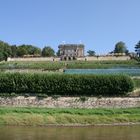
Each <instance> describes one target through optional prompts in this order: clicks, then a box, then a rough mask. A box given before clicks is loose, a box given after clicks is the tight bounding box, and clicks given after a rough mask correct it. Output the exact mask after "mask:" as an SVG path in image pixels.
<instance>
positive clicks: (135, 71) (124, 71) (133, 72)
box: [64, 68, 140, 76]
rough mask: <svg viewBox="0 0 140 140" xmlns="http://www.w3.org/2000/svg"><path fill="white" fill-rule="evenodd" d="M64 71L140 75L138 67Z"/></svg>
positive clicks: (71, 72) (70, 70) (71, 70)
mask: <svg viewBox="0 0 140 140" xmlns="http://www.w3.org/2000/svg"><path fill="white" fill-rule="evenodd" d="M64 73H68V74H120V73H121V74H128V75H132V76H140V69H138V68H135V69H134V68H131V69H128V68H120V69H119V68H115V69H66V70H65V72H64Z"/></svg>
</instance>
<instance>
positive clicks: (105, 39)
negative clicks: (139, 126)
mask: <svg viewBox="0 0 140 140" xmlns="http://www.w3.org/2000/svg"><path fill="white" fill-rule="evenodd" d="M139 7H140V0H0V40H2V41H5V42H8V43H10V44H17V45H20V44H32V45H35V46H38V47H40V48H42V47H44V46H45V45H50V46H51V47H53V48H54V49H55V51H57V49H58V45H59V44H61V43H62V42H65V43H81V42H82V43H83V44H85V46H86V51H87V50H95V51H96V52H97V54H106V53H108V52H110V51H112V50H113V49H114V46H115V44H116V43H117V42H118V41H124V42H125V43H126V46H127V48H128V49H129V50H130V51H134V46H135V44H136V43H137V42H138V41H139V40H140V18H139V17H140V8H139Z"/></svg>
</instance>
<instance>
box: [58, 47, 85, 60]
mask: <svg viewBox="0 0 140 140" xmlns="http://www.w3.org/2000/svg"><path fill="white" fill-rule="evenodd" d="M58 48H59V52H60V58H61V60H74V59H77V58H78V57H84V48H85V47H84V45H83V44H61V45H59V46H58Z"/></svg>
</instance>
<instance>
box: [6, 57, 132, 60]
mask: <svg viewBox="0 0 140 140" xmlns="http://www.w3.org/2000/svg"><path fill="white" fill-rule="evenodd" d="M77 60H79V61H104V60H106V61H107V60H130V57H129V56H119V57H116V56H99V57H94V56H93V57H88V56H86V57H78V58H77ZM7 61H61V59H60V58H59V57H31V58H8V59H7Z"/></svg>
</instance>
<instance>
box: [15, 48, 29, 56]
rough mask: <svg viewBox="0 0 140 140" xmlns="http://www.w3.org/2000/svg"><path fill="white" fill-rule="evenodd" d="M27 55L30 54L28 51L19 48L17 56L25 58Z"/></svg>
mask: <svg viewBox="0 0 140 140" xmlns="http://www.w3.org/2000/svg"><path fill="white" fill-rule="evenodd" d="M27 54H28V51H27V49H26V48H25V47H24V46H19V47H18V48H17V56H19V57H23V56H24V55H27Z"/></svg>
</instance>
